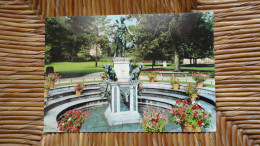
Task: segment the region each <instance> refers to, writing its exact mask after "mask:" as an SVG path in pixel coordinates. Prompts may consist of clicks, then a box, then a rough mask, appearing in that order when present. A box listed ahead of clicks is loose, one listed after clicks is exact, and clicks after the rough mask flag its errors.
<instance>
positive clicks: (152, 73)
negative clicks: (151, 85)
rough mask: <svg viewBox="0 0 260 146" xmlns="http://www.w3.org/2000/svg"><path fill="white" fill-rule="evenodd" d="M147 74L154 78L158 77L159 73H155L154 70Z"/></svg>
mask: <svg viewBox="0 0 260 146" xmlns="http://www.w3.org/2000/svg"><path fill="white" fill-rule="evenodd" d="M146 75H147V77H148V78H149V79H152V78H154V79H156V78H157V73H154V72H151V73H146Z"/></svg>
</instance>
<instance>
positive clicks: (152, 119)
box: [140, 107, 168, 132]
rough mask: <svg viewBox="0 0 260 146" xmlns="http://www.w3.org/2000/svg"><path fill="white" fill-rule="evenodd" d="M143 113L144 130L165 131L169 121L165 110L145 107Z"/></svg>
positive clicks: (142, 124) (142, 123) (141, 120)
mask: <svg viewBox="0 0 260 146" xmlns="http://www.w3.org/2000/svg"><path fill="white" fill-rule="evenodd" d="M143 111H144V113H143V115H142V118H141V119H140V122H141V123H140V124H141V126H142V128H143V131H144V132H163V131H164V130H165V127H166V124H167V122H168V117H167V116H166V114H165V111H163V112H161V111H158V110H155V109H146V108H144V107H143Z"/></svg>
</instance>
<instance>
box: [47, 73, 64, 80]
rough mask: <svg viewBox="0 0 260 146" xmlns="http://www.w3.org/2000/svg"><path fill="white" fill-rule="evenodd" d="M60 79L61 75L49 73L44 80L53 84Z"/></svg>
mask: <svg viewBox="0 0 260 146" xmlns="http://www.w3.org/2000/svg"><path fill="white" fill-rule="evenodd" d="M60 78H61V75H60V74H59V73H57V72H55V73H49V74H48V76H47V77H46V80H47V81H49V82H51V81H53V82H55V81H57V80H58V79H60Z"/></svg>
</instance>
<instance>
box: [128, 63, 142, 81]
mask: <svg viewBox="0 0 260 146" xmlns="http://www.w3.org/2000/svg"><path fill="white" fill-rule="evenodd" d="M142 68H145V66H144V64H143V63H140V64H139V65H138V67H136V68H135V69H134V70H133V71H132V73H131V74H130V78H131V80H138V78H139V75H140V73H141V69H142Z"/></svg>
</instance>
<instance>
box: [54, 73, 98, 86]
mask: <svg viewBox="0 0 260 146" xmlns="http://www.w3.org/2000/svg"><path fill="white" fill-rule="evenodd" d="M100 73H103V72H95V73H91V74H87V75H85V76H81V77H76V78H64V79H62V78H61V79H59V80H58V81H57V83H58V84H60V83H72V82H82V81H97V80H101V78H100Z"/></svg>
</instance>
